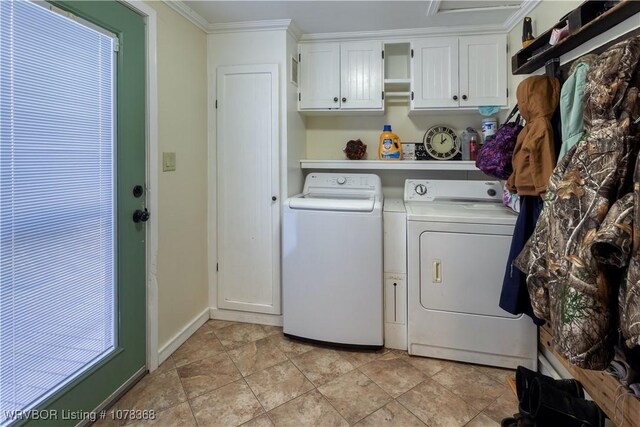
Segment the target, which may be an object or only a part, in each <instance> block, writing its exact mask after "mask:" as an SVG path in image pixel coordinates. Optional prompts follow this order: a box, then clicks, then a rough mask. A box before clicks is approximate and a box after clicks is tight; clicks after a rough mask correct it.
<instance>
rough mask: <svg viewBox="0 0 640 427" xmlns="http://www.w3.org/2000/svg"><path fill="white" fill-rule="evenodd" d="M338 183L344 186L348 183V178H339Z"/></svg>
mask: <svg viewBox="0 0 640 427" xmlns="http://www.w3.org/2000/svg"><path fill="white" fill-rule="evenodd" d="M336 182H337V183H338V184H339V185H342V184H344V183H345V182H347V178H345V177H344V176H339V177H338V178H337V179H336Z"/></svg>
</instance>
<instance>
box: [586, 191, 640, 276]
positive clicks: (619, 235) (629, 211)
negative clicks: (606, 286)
mask: <svg viewBox="0 0 640 427" xmlns="http://www.w3.org/2000/svg"><path fill="white" fill-rule="evenodd" d="M633 208H634V203H633V193H629V194H627V195H626V196H624V197H623V198H621V199H618V201H616V202H615V203H614V204H613V205H612V206H611V209H609V212H608V213H607V216H606V217H605V219H604V221H602V224H601V225H600V228H599V229H598V231H597V232H596V235H595V238H594V239H593V242H592V244H591V248H590V249H591V254H592V255H593V256H594V258H595V259H596V260H597V261H598V263H600V264H605V265H611V266H614V267H625V266H626V265H627V264H628V263H629V256H630V254H631V245H632V243H633V227H632V225H633Z"/></svg>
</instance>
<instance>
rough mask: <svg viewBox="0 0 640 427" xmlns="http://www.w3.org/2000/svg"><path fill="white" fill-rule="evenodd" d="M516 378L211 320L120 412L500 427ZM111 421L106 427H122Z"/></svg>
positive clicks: (173, 417) (268, 421)
mask: <svg viewBox="0 0 640 427" xmlns="http://www.w3.org/2000/svg"><path fill="white" fill-rule="evenodd" d="M512 374H513V372H512V371H509V370H506V369H497V368H491V367H486V366H477V365H469V364H464V363H456V362H449V361H444V360H437V359H427V358H422V357H411V356H409V355H408V354H407V353H406V352H404V351H397V350H388V349H384V350H381V351H378V352H356V351H346V350H334V349H329V348H324V347H316V346H312V345H308V344H304V343H300V342H297V341H292V340H289V339H287V338H285V337H284V336H283V335H282V328H278V327H273V326H261V325H254V324H249V323H236V322H226V321H221V320H210V321H209V322H207V323H206V324H205V325H203V326H202V327H201V328H200V329H199V330H198V331H197V332H196V333H195V334H194V335H193V336H192V337H190V338H189V339H188V340H187V341H186V342H185V343H184V344H183V345H182V346H181V347H180V348H179V349H178V350H177V351H176V352H175V353H174V354H173V355H172V356H171V357H170V358H169V359H168V360H167V361H165V362H164V363H163V364H162V365H161V366H160V367H159V368H158V369H157V370H156V371H155V372H153V373H152V374H150V375H147V376H146V377H144V378H143V379H142V381H140V382H139V383H138V384H136V385H135V386H134V387H133V388H132V389H131V390H130V391H129V392H128V393H127V394H126V395H124V396H123V397H122V399H120V400H119V401H118V402H117V403H116V404H115V405H114V407H113V408H112V409H116V410H117V409H141V410H144V409H147V410H154V411H155V412H156V419H155V420H154V421H153V422H149V421H147V422H142V423H141V422H136V421H124V422H122V424H127V425H130V426H134V425H136V426H141V425H152V424H153V425H156V426H196V425H197V426H236V425H245V426H292V427H299V426H323V427H324V426H347V425H354V424H355V425H358V426H375V427H378V426H403V427H404V426H425V425H427V426H429V427H462V426H468V427H480V426H487V427H489V426H499V425H500V420H501V419H502V418H505V417H507V416H510V415H512V414H513V413H515V412H517V401H516V399H515V396H514V395H513V393H512V392H511V390H510V389H509V387H508V386H507V385H506V382H505V381H506V377H507V376H508V375H512ZM109 419H110V417H109V416H107V418H106V419H105V420H102V421H99V422H98V423H96V424H95V425H96V426H100V427H104V426H113V425H116V423H115V422H114V421H113V420H111V421H109Z"/></svg>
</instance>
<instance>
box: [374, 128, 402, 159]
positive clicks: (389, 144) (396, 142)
mask: <svg viewBox="0 0 640 427" xmlns="http://www.w3.org/2000/svg"><path fill="white" fill-rule="evenodd" d="M378 159H380V160H401V159H402V148H401V146H400V138H399V137H398V135H396V134H395V133H393V132H391V125H384V130H383V131H382V133H381V134H380V144H379V145H378Z"/></svg>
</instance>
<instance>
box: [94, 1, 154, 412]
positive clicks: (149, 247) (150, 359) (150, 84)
mask: <svg viewBox="0 0 640 427" xmlns="http://www.w3.org/2000/svg"><path fill="white" fill-rule="evenodd" d="M119 1H120V3H122V4H124V5H125V6H127V7H128V8H129V9H131V10H133V11H134V12H136V13H138V14H139V15H140V16H142V17H143V18H144V20H145V24H146V25H145V33H146V51H147V55H146V56H147V57H146V64H145V65H146V70H145V81H146V82H145V83H146V100H145V104H146V150H145V163H146V165H145V166H146V192H147V194H146V204H147V207H148V209H149V211H150V212H151V217H150V218H149V221H147V224H146V234H147V236H146V251H145V252H146V258H147V259H146V264H147V268H146V270H147V271H146V291H147V299H146V301H147V306H146V311H147V333H146V335H147V338H146V340H147V356H146V364H147V369H148V370H149V372H153V371H155V370H156V369H157V368H158V364H159V355H158V280H157V267H156V266H157V259H158V161H157V160H158V61H157V16H156V11H155V9H154V8H152V7H151V6H149V5H148V4H146V3H145V2H144V1H142V0H119ZM119 391H120V390H118V392H119ZM107 403H109V400H107V401H106V402H103V404H102V405H101V406H104V405H105V404H107Z"/></svg>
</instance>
